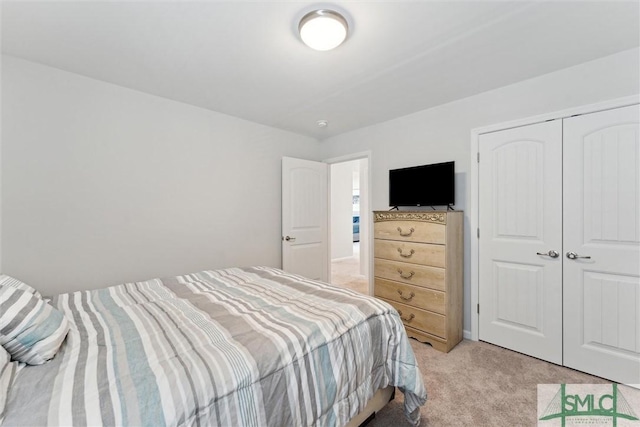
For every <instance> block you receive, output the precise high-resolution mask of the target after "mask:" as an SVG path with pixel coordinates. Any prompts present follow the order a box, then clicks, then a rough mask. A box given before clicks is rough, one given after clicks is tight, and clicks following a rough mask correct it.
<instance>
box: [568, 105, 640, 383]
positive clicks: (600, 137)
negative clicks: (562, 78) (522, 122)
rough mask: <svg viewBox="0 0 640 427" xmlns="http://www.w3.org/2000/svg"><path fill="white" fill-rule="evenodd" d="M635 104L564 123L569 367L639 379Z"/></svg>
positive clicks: (639, 172)
mask: <svg viewBox="0 0 640 427" xmlns="http://www.w3.org/2000/svg"><path fill="white" fill-rule="evenodd" d="M639 117H640V110H639V108H638V106H637V105H636V106H631V107H625V108H619V109H615V110H609V111H603V112H598V113H593V114H585V115H582V116H577V117H572V118H569V119H566V120H565V122H564V226H563V229H564V249H565V251H566V253H565V254H563V255H564V364H565V366H568V367H571V368H575V369H578V370H581V371H585V372H589V373H591V374H594V375H598V376H601V377H604V378H607V379H610V380H613V381H617V382H621V383H626V384H640V183H639V179H640V157H639V156H640V147H639V143H638V139H639V132H638V122H639Z"/></svg>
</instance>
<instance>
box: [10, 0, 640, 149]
mask: <svg viewBox="0 0 640 427" xmlns="http://www.w3.org/2000/svg"><path fill="white" fill-rule="evenodd" d="M315 6H333V8H334V9H335V10H338V11H340V12H342V13H343V14H345V15H346V17H347V19H348V21H349V22H350V26H351V32H350V36H349V38H348V39H347V41H346V42H345V43H344V44H343V45H341V46H340V47H338V48H337V49H336V50H334V51H329V52H317V51H314V50H311V49H309V48H308V47H306V46H305V45H303V44H302V42H301V41H300V39H299V37H298V35H297V31H296V28H297V23H298V21H299V19H300V18H301V17H302V16H303V15H304V14H305V13H307V12H308V11H310V10H313V9H315V8H317V7H315ZM639 14H640V10H639V2H638V1H631V2H620V1H613V2H612V1H600V2H596V1H568V2H559V1H547V2H523V1H495V2H488V1H466V2H462V1H424V0H423V1H415V0H414V1H385V2H381V1H343V2H338V3H335V4H327V3H314V2H301V1H280V2H272V1H251V2H247V1H226V2H220V1H216V2H214V1H209V2H203V1H200V2H190V1H174V2H167V1H131V2H113V1H103V2H96V1H77V2H72V1H44V2H32V1H28V2H19V1H14V2H11V1H3V3H2V11H1V18H2V51H3V52H4V53H7V54H10V55H14V56H18V57H22V58H25V59H28V60H31V61H35V62H39V63H42V64H46V65H50V66H53V67H57V68H60V69H63V70H67V71H71V72H74V73H78V74H82V75H85V76H89V77H93V78H96V79H100V80H104V81H107V82H112V83H115V84H118V85H121V86H125V87H129V88H132V89H136V90H140V91H143V92H147V93H150V94H154V95H158V96H162V97H165V98H169V99H173V100H176V101H182V102H185V103H189V104H193V105H196V106H200V107H204V108H207V109H210V110H214V111H218V112H221V113H226V114H230V115H233V116H237V117H241V118H244V119H247V120H251V121H254V122H258V123H262V124H265V125H269V126H274V127H278V128H281V129H286V130H290V131H293V132H296V133H300V134H304V135H309V136H312V137H315V138H318V139H324V138H327V137H329V136H332V135H336V134H339V133H343V132H346V131H349V130H353V129H356V128H359V127H363V126H367V125H370V124H373V123H378V122H382V121H385V120H389V119H392V118H395V117H399V116H402V115H406V114H409V113H412V112H416V111H419V110H423V109H426V108H430V107H433V106H436V105H439V104H443V103H446V102H449V101H452V100H455V99H460V98H464V97H467V96H470V95H473V94H477V93H480V92H484V91H487V90H490V89H493V88H497V87H500V86H505V85H508V84H511V83H514V82H517V81H521V80H524V79H527V78H531V77H534V76H538V75H541V74H545V73H548V72H551V71H554V70H558V69H561V68H565V67H568V66H571V65H575V64H579V63H582V62H585V61H589V60H592V59H596V58H599V57H602V56H606V55H609V54H613V53H615V52H619V51H622V50H626V49H630V48H633V47H636V46H638V45H639V40H640V30H639V27H640V25H639V19H638V18H639ZM320 119H324V120H328V121H329V125H328V126H327V127H326V128H318V127H317V125H316V122H317V121H318V120H320Z"/></svg>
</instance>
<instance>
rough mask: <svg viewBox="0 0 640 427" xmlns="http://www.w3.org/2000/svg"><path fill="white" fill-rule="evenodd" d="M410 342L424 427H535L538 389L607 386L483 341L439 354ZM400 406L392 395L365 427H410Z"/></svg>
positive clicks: (398, 397) (399, 395) (465, 343)
mask: <svg viewBox="0 0 640 427" xmlns="http://www.w3.org/2000/svg"><path fill="white" fill-rule="evenodd" d="M410 341H411V346H412V348H413V350H414V352H415V354H416V359H417V361H418V365H419V367H420V370H421V372H422V375H423V378H424V382H425V385H426V388H427V394H428V398H427V403H426V405H424V406H423V407H422V409H421V411H420V413H421V421H422V422H421V426H422V427H426V426H429V427H448V426H455V427H460V426H474V427H475V426H487V427H502V426H504V427H516V426H536V425H537V385H538V384H562V383H565V384H581V383H586V384H599V383H610V382H609V381H606V380H603V379H602V378H597V377H593V376H591V375H587V374H584V373H582V372H578V371H574V370H572V369H568V368H564V367H561V366H557V365H554V364H551V363H547V362H544V361H541V360H538V359H535V358H533V357H529V356H525V355H523V354H520V353H516V352H513V351H510V350H506V349H503V348H501V347H497V346H494V345H491V344H487V343H484V342H475V341H468V340H464V341H462V342H461V343H460V344H458V345H457V346H456V347H455V348H454V349H452V350H451V351H450V352H449V353H441V352H439V351H436V350H434V349H433V348H432V347H431V346H430V345H428V344H423V343H420V342H418V341H416V340H414V339H411V340H410ZM634 392H635V390H634ZM638 393H640V392H638ZM402 402H403V395H402V393H401V392H399V391H396V397H395V399H394V400H393V401H391V402H390V403H389V404H388V405H387V406H385V407H384V408H383V409H382V410H381V411H380V412H379V413H378V414H377V415H376V418H375V419H373V420H372V421H371V422H370V423H369V424H368V426H367V427H387V426H394V427H401V426H409V425H410V424H409V423H408V422H407V421H406V419H405V417H404V414H403V412H402ZM541 425H542V424H541ZM558 425H559V424H558Z"/></svg>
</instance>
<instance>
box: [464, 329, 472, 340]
mask: <svg viewBox="0 0 640 427" xmlns="http://www.w3.org/2000/svg"><path fill="white" fill-rule="evenodd" d="M462 338H464V339H465V340H470V339H471V331H467V330H466V329H463V330H462Z"/></svg>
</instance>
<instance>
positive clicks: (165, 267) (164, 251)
mask: <svg viewBox="0 0 640 427" xmlns="http://www.w3.org/2000/svg"><path fill="white" fill-rule="evenodd" d="M2 89H3V91H2V122H3V128H2V147H1V148H2V156H1V160H2V163H1V173H2V183H3V195H2V196H3V200H2V215H1V221H2V224H1V226H2V248H1V249H2V255H3V260H2V262H3V264H2V267H3V272H4V273H7V274H11V275H14V276H16V277H18V278H21V279H23V280H24V281H26V282H27V283H30V284H32V285H33V286H35V287H36V288H38V289H39V290H41V291H42V292H43V293H44V294H55V293H60V292H65V291H70V290H76V289H85V288H96V287H102V286H105V285H110V284H117V283H121V282H124V281H132V280H142V279H148V278H152V277H158V276H166V275H176V274H181V273H188V272H194V271H199V270H203V269H210V268H218V267H228V266H236V265H237V266H242V265H271V266H280V265H281V249H280V247H281V240H280V237H281V234H280V228H281V223H280V217H281V215H280V211H281V207H280V191H281V188H280V184H281V172H280V170H281V169H280V165H281V157H282V156H291V157H299V158H306V159H312V160H317V159H319V158H320V157H319V152H320V148H319V145H318V143H317V142H316V141H315V140H313V139H311V138H307V137H303V136H300V135H296V134H293V133H288V132H284V131H280V130H276V129H273V128H269V127H266V126H262V125H258V124H255V123H251V122H248V121H244V120H240V119H237V118H233V117H230V116H226V115H223V114H218V113H215V112H211V111H208V110H204V109H200V108H197V107H193V106H189V105H186V104H182V103H178V102H174V101H170V100H167V99H163V98H159V97H155V96H151V95H147V94H143V93H140V92H137V91H133V90H129V89H126V88H123V87H119V86H115V85H112V84H108V83H104V82H101V81H97V80H93V79H89V78H85V77H82V76H79V75H76V74H71V73H68V72H64V71H60V70H57V69H53V68H49V67H45V66H41V65H37V64H34V63H31V62H28V61H24V60H20V59H17V58H13V57H6V56H5V57H3V63H2Z"/></svg>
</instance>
